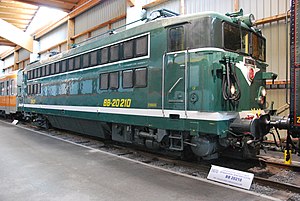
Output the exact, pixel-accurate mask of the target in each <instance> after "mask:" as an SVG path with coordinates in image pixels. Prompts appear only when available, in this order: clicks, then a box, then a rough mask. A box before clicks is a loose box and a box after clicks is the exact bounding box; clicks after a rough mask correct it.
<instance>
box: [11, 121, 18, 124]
mask: <svg viewBox="0 0 300 201" xmlns="http://www.w3.org/2000/svg"><path fill="white" fill-rule="evenodd" d="M18 122H19V121H18V120H14V121H13V122H11V123H12V124H14V125H17V124H18Z"/></svg>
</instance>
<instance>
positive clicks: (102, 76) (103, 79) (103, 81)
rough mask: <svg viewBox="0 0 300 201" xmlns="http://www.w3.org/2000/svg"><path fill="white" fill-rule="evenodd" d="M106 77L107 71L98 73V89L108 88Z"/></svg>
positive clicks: (107, 75)
mask: <svg viewBox="0 0 300 201" xmlns="http://www.w3.org/2000/svg"><path fill="white" fill-rule="evenodd" d="M108 78H109V74H108V73H103V74H100V89H101V90H106V89H108Z"/></svg>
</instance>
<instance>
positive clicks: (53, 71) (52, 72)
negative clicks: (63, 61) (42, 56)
mask: <svg viewBox="0 0 300 201" xmlns="http://www.w3.org/2000/svg"><path fill="white" fill-rule="evenodd" d="M49 66H50V75H53V74H55V65H54V63H53V64H50V65H49Z"/></svg>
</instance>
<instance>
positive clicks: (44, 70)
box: [41, 66, 46, 77]
mask: <svg viewBox="0 0 300 201" xmlns="http://www.w3.org/2000/svg"><path fill="white" fill-rule="evenodd" d="M45 75H46V66H43V67H42V73H41V76H42V77H44V76H45Z"/></svg>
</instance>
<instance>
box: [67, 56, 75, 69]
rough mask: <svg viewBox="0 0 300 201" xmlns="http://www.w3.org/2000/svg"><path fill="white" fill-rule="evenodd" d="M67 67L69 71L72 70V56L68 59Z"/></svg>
mask: <svg viewBox="0 0 300 201" xmlns="http://www.w3.org/2000/svg"><path fill="white" fill-rule="evenodd" d="M68 67H69V68H68V70H69V71H71V70H74V58H70V59H68Z"/></svg>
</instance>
